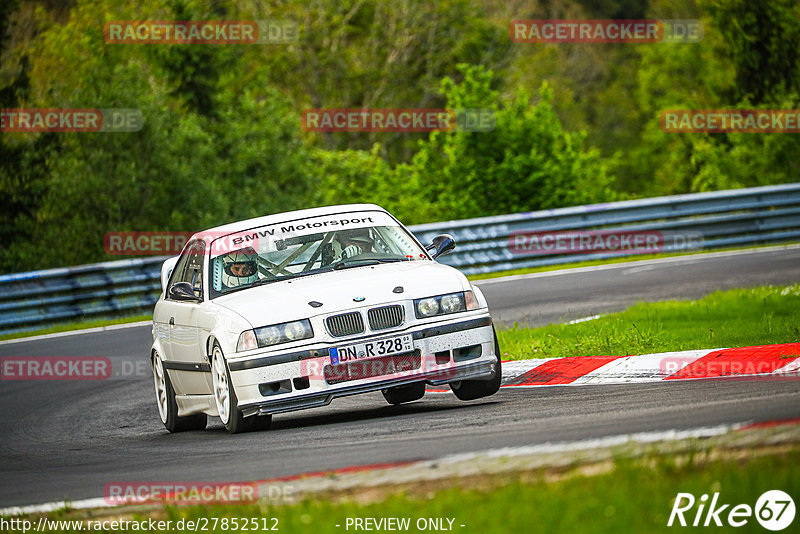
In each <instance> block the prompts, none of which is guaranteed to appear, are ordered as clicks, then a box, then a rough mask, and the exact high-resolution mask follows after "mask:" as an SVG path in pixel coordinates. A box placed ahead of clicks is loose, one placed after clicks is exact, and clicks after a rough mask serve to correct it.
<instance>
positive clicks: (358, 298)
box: [353, 297, 366, 302]
mask: <svg viewBox="0 0 800 534" xmlns="http://www.w3.org/2000/svg"><path fill="white" fill-rule="evenodd" d="M364 300H366V299H365V298H364V297H356V298H354V299H353V302H364Z"/></svg>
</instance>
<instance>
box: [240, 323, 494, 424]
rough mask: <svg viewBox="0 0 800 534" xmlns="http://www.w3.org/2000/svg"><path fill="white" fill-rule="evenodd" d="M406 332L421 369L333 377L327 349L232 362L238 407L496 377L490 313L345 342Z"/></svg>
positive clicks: (287, 405) (296, 404) (260, 410)
mask: <svg viewBox="0 0 800 534" xmlns="http://www.w3.org/2000/svg"><path fill="white" fill-rule="evenodd" d="M402 334H411V335H412V338H413V353H414V354H413V355H412V354H411V353H407V356H408V357H409V358H411V359H414V360H415V366H416V367H415V368H413V369H412V368H408V367H400V370H392V369H388V368H387V370H389V372H387V373H383V372H378V373H377V374H374V375H370V376H369V377H365V378H359V377H358V376H356V377H354V378H348V379H346V380H343V381H342V380H335V381H331V380H329V379H330V374H329V373H327V374H326V367H329V366H330V365H331V361H330V356H329V354H328V347H325V348H319V349H312V350H305V351H300V352H292V353H286V354H270V355H262V356H255V357H252V358H248V359H246V360H231V361H229V362H228V366H229V369H230V371H231V381H232V383H233V386H234V388H235V391H236V396H237V397H238V399H239V409H241V410H242V412H243V414H244V415H245V416H249V415H254V414H261V415H264V414H274V413H281V412H289V411H294V410H303V409H306V408H314V407H318V406H325V405H327V404H329V403H330V402H331V401H332V400H333V399H334V398H335V397H344V396H348V395H357V394H359V393H367V392H370V391H378V390H381V389H385V388H388V387H394V386H401V385H404V384H410V383H412V382H420V381H425V382H427V383H429V384H433V385H439V384H446V383H448V382H454V381H458V380H467V379H479V380H480V379H486V380H488V379H491V378H492V377H493V376H494V369H495V362H496V361H497V358H498V355H497V354H495V350H494V334H493V331H492V320H491V317H490V316H489V315H488V314H487V315H484V316H479V317H472V318H469V319H462V320H450V321H447V322H443V323H437V324H435V325H425V326H417V327H413V328H410V329H408V330H404V331H401V332H392V333H386V334H382V335H372V336H369V337H366V338H360V339H358V340H348V341H344V342H342V345H346V344H350V343H353V342H354V341H359V342H360V341H364V340H370V339H383V338H388V337H393V336H397V335H402ZM467 349H469V350H467ZM398 357H400V355H398ZM371 361H374V360H369V359H366V360H360V361H359V362H358V363H359V364H361V365H364V364H365V363H367V364H368V363H369V362H371ZM328 371H329V370H328ZM326 377H327V378H326ZM331 382H335V383H331Z"/></svg>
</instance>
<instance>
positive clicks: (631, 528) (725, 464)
mask: <svg viewBox="0 0 800 534" xmlns="http://www.w3.org/2000/svg"><path fill="white" fill-rule="evenodd" d="M458 482H459V481H452V482H451V485H450V487H449V488H447V489H432V490H430V491H425V490H424V489H422V491H420V490H419V489H417V490H416V491H413V492H411V493H396V494H392V495H390V496H388V497H386V498H384V499H382V500H380V501H377V502H368V503H359V502H356V501H354V500H352V499H346V498H345V499H344V500H339V501H334V500H330V499H318V498H317V499H305V500H303V501H302V502H299V503H296V504H292V505H288V506H270V505H267V504H252V505H226V506H193V507H165V508H162V509H160V510H156V511H153V512H152V513H150V514H148V515H147V516H140V515H136V514H135V515H133V516H130V518H131V519H138V520H141V519H142V518H144V517H155V518H158V519H164V520H170V521H171V522H172V523H171V525H173V527H172V528H171V529H169V531H170V532H186V531H192V530H193V529H191V528H187V526H186V522H187V521H194V523H195V524H198V522H199V524H201V525H203V524H205V525H206V526H207V528H208V530H209V531H218V532H222V531H230V530H231V527H230V525H231V522H230V521H231V518H234V519H235V520H236V521H237V522H238V523H239V524H241V522H242V521H243V520H244V519H248V520H250V519H251V518H253V519H256V521H257V523H258V524H259V525H262V521H265V524H266V525H267V526H268V527H277V529H278V530H279V531H283V532H296V533H312V532H313V533H314V534H326V533H339V534H341V533H342V532H348V531H354V530H355V529H354V528H353V526H352V523H351V524H350V525H351V526H350V528H346V525H348V519H350V520H353V519H354V518H374V519H376V520H380V519H382V518H383V519H385V518H390V517H391V518H408V520H409V528H408V529H407V530H405V531H407V532H419V531H420V529H419V528H418V527H417V521H419V520H421V519H422V520H426V519H429V518H434V519H439V520H443V525H444V526H445V527H448V526H449V525H450V523H449V521H448V520H452V530H454V531H456V532H462V533H464V534H467V533H472V532H475V533H495V532H497V533H516V532H547V533H558V532H566V533H575V532H580V533H587V534H591V533H598V534H600V533H603V534H604V533H618V532H670V531H673V532H674V530H675V529H676V528H677V529H678V530H681V529H680V527H679V526H673V527H667V522H668V520H669V516H670V512H671V510H672V506H673V502H674V499H675V498H676V496H677V494H678V493H679V492H681V493H691V494H693V495H694V496H695V498H696V499H698V503H699V499H700V496H701V495H704V494H705V495H712V494H713V493H715V492H718V493H719V501H718V506H722V505H724V504H728V505H730V506H728V508H727V510H726V511H725V512H724V513H723V514H722V515H721V517H720V519H721V520H722V522H723V524H724V525H725V521H726V518H727V513H728V512H729V511H730V509H731V508H732V507H733V506H736V505H739V504H746V505H748V506H750V507H751V508H755V504H756V501H757V500H758V497H759V496H760V495H761V494H762V493H764V492H765V491H768V490H773V489H780V490H782V491H784V492H786V493H788V494H789V495H794V496H797V495H800V446H798V445H796V444H794V445H788V446H786V447H782V448H772V449H771V450H768V451H766V452H757V451H753V450H748V451H742V454H722V455H720V454H717V453H716V452H715V451H713V450H706V451H698V452H696V453H692V454H689V455H681V456H669V457H667V456H660V455H651V456H645V457H643V458H637V459H618V460H616V461H615V462H612V463H610V464H599V465H581V466H572V467H566V468H559V469H539V470H534V471H528V472H524V473H514V474H507V475H504V476H500V477H488V478H486V479H483V480H481V479H478V480H473V481H472V482H471V483H470V482H467V481H466V480H461V481H460V482H463V483H465V484H466V485H467V486H468V487H466V488H463V487H459V483H458ZM423 488H424V487H423ZM706 509H707V507H706ZM697 510H698V507H697V504H696V505H695V506H694V507H693V508H692V509H691V510H690V511H688V512H686V513H685V518H686V520H687V522H688V523H689V524H691V522H692V521H693V520H694V517H695V513H696V512H697ZM223 518H227V524H228V528H227V529H224V528H221V526H222V525H223ZM703 519H705V516H703ZM88 520H90V519H88ZM181 520H183V525H184V528H183V529H176V528H175V527H174V526H175V525H177V524H179V523H178V522H179V521H181ZM796 521H797V520H795V522H796ZM214 522H216V524H217V526H218V528H216V529H212V528H211V526H212V525H213V524H214ZM428 524H429V523H428ZM701 524H702V523H701ZM337 525H338V526H337ZM462 525H463V526H462ZM420 526H421V523H420ZM726 526H727V525H726ZM727 528H730V527H727ZM259 529H260V528H259ZM233 530H236V529H233ZM736 530H737V531H739V532H764V529H763V528H762V527H761V526H760V525H759V523H758V521H757V520H756V518H755V517H752V516H751V517H749V518H747V524H746V525H744V526H743V527H741V528H738V529H736ZM63 531H76V530H70V529H65V530H63ZM112 531H113V530H112Z"/></svg>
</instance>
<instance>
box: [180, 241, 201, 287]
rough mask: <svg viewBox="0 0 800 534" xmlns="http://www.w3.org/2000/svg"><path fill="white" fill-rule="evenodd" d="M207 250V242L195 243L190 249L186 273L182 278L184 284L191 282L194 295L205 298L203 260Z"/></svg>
mask: <svg viewBox="0 0 800 534" xmlns="http://www.w3.org/2000/svg"><path fill="white" fill-rule="evenodd" d="M205 250H206V244H205V241H195V242H194V243H193V244H192V245H191V246H190V247H189V249H188V254H187V256H188V261H187V263H186V271H184V273H183V277H182V278H181V281H182V282H189V283H190V284H191V285H192V288H194V294H195V295H197V296H198V297H201V298H202V296H203V259H204V253H205Z"/></svg>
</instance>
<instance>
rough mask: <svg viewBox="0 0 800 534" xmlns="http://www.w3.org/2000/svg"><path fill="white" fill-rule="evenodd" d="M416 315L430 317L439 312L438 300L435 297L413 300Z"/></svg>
mask: <svg viewBox="0 0 800 534" xmlns="http://www.w3.org/2000/svg"><path fill="white" fill-rule="evenodd" d="M414 303H415V304H416V306H415V308H416V309H417V317H432V316H434V315H436V314H437V313H439V301H438V300H437V299H436V298H429V299H421V300H417V301H414Z"/></svg>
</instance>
